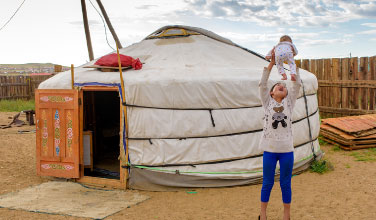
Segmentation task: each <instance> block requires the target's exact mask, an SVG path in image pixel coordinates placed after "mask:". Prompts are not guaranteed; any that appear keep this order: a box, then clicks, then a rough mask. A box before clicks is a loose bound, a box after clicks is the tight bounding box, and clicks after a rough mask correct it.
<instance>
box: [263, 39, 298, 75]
mask: <svg viewBox="0 0 376 220" xmlns="http://www.w3.org/2000/svg"><path fill="white" fill-rule="evenodd" d="M272 51H274V52H275V61H276V65H277V68H278V72H279V74H280V75H282V80H286V79H287V76H286V73H285V69H284V68H283V63H284V62H287V63H288V64H289V66H290V74H291V81H296V77H295V76H296V65H295V61H294V56H296V55H297V54H298V50H297V49H296V47H295V45H294V44H293V43H292V40H291V37H289V36H288V35H283V36H282V37H281V38H280V40H279V43H278V44H277V45H276V46H275V47H274V48H273V49H272V50H271V51H269V53H268V54H267V55H266V57H265V58H266V59H267V60H270V59H271V57H272V55H271V54H272Z"/></svg>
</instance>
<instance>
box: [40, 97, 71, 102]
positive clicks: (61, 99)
mask: <svg viewBox="0 0 376 220" xmlns="http://www.w3.org/2000/svg"><path fill="white" fill-rule="evenodd" d="M40 100H42V101H43V102H69V101H72V100H73V98H72V97H69V96H65V97H63V96H42V97H40Z"/></svg>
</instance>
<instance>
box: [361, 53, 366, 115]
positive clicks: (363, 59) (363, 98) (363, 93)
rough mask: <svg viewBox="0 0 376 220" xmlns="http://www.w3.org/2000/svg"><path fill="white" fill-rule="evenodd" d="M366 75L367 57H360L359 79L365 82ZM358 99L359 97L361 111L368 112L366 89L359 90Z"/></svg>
mask: <svg viewBox="0 0 376 220" xmlns="http://www.w3.org/2000/svg"><path fill="white" fill-rule="evenodd" d="M367 75H368V57H361V58H360V74H359V79H361V80H365V79H367ZM360 91H361V92H360V95H361V96H360V97H361V102H360V103H361V109H364V110H368V97H367V94H368V89H367V88H361V89H360Z"/></svg>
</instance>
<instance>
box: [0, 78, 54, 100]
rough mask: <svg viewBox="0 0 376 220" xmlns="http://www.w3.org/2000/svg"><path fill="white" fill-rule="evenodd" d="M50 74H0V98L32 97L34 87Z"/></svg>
mask: <svg viewBox="0 0 376 220" xmlns="http://www.w3.org/2000/svg"><path fill="white" fill-rule="evenodd" d="M51 76H52V75H42V76H27V75H0V100H2V99H33V98H34V93H35V89H36V88H37V87H38V85H39V84H40V83H41V82H43V81H44V80H46V79H48V78H50V77H51Z"/></svg>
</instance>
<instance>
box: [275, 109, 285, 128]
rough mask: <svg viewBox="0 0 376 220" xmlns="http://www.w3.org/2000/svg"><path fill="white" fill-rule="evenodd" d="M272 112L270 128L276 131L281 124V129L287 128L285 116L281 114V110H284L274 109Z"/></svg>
mask: <svg viewBox="0 0 376 220" xmlns="http://www.w3.org/2000/svg"><path fill="white" fill-rule="evenodd" d="M273 110H274V111H275V113H274V114H273V116H272V120H273V123H272V127H273V128H274V129H277V128H278V125H279V123H281V125H282V127H284V128H285V127H287V123H286V122H285V119H287V116H286V115H285V114H284V113H283V110H284V108H283V106H280V107H274V108H273Z"/></svg>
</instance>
